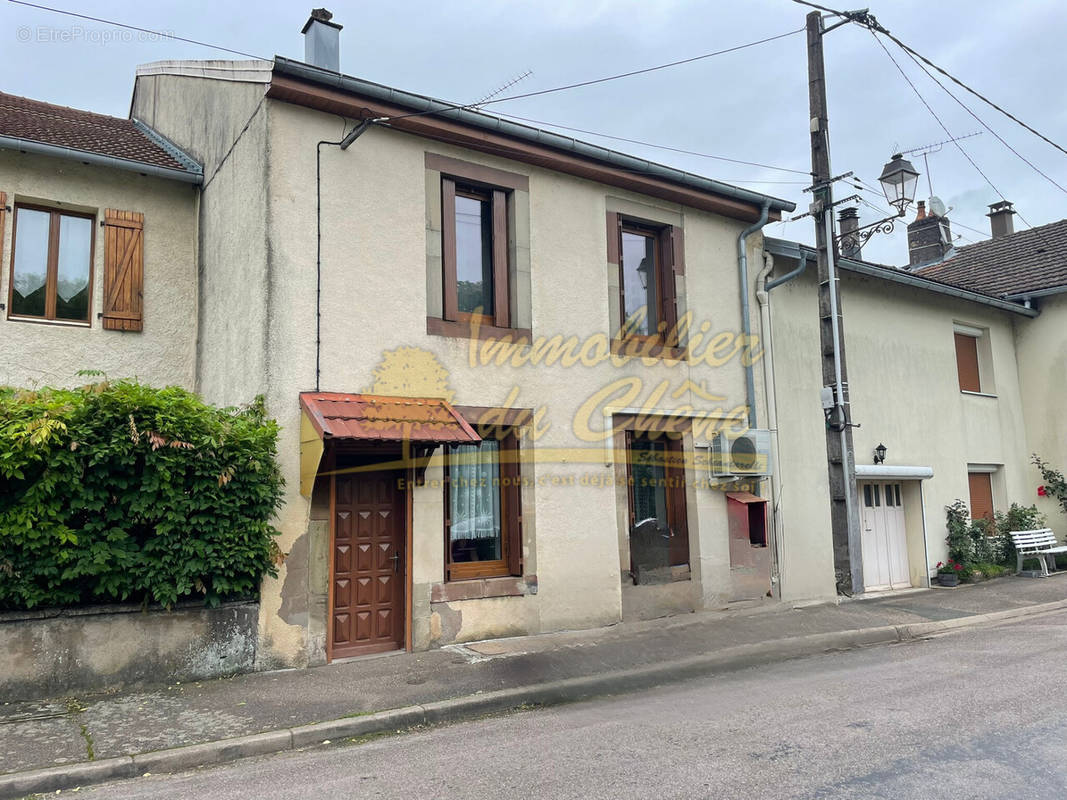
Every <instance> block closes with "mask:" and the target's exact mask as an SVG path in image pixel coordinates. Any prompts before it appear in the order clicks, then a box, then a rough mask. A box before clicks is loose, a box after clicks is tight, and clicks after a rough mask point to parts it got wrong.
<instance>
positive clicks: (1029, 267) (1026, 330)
mask: <svg viewBox="0 0 1067 800" xmlns="http://www.w3.org/2000/svg"><path fill="white" fill-rule="evenodd" d="M1014 215H1015V211H1014V209H1013V208H1012V206H1011V204H1010V203H1007V202H999V203H994V204H993V205H991V206H990V213H989V215H988V216H989V218H990V226H991V229H992V234H993V238H991V239H987V240H986V241H983V242H978V243H976V244H972V245H967V246H966V247H961V248H959V249H957V250H955V251H954V252H953V253H952V254H951V255H950V257H948V258H947V259H946V260H944V261H941V262H939V263H936V264H932V265H929V266H926V267H922V268H920V269H919V270H918V274H919V275H922V276H924V277H928V278H933V279H936V280H942V281H948V282H951V283H953V284H956V285H958V286H963V287H967V288H969V289H972V290H974V291H978V292H984V293H986V294H989V295H993V296H995V297H997V298H1001V299H1004V300H1007V301H1010V302H1014V303H1020V304H1023V305H1025V306H1026V307H1027V308H1029V309H1034V310H1035V311H1039V312H1040V314H1039V315H1038V316H1037V317H1035V318H1033V319H1030V320H1025V321H1023V320H1021V319H1020V320H1017V321H1016V324H1015V326H1014V334H1015V359H1016V362H1017V365H1018V380H1019V383H1020V386H1021V396H1022V415H1023V419H1024V420H1025V422H1026V456H1027V458H1026V462H1027V465H1028V466H1027V471H1026V486H1025V487H1024V492H1023V494H1022V495H1021V496H1019V497H1009V498H1005V499H1006V500H1008V501H1011V500H1017V501H1018V502H1020V503H1023V504H1026V505H1029V504H1030V503H1031V502H1035V503H1036V504H1037V505H1038V508H1040V509H1041V510H1042V511H1043V512H1045V514H1046V515H1047V516H1048V518H1049V523H1050V525H1051V526H1052V527H1053V528H1054V529H1055V530H1056V531H1057V532H1058V533H1059V534H1060V536H1061V537H1062V536H1063V535H1065V534H1067V520H1064V517H1063V515H1062V513H1061V510H1060V507H1059V504H1058V503H1056V502H1055V500H1054V499H1053V498H1051V497H1048V498H1038V497H1036V495H1035V492H1034V487H1036V486H1037V485H1038V484H1040V483H1041V476H1040V473H1038V471H1037V469H1036V468H1035V467H1034V466H1033V465H1030V464H1029V455H1030V454H1033V453H1036V454H1037V455H1039V456H1040V457H1041V458H1043V459H1044V460H1045V461H1047V462H1049V463H1050V464H1051V465H1052V466H1054V467H1056V468H1057V469H1059V470H1060V471H1063V470H1064V469H1067V415H1065V414H1064V410H1063V409H1064V399H1065V397H1067V220H1060V221H1058V222H1052V223H1049V224H1048V225H1040V226H1038V227H1036V228H1030V229H1028V230H1024V231H1015V225H1014ZM977 343H978V345H979V346H978V348H977V349H978V353H977V355H978V358H977V366H978V369H977V370H972V371H971V374H972V376H973V377H971V378H970V380H971V382H972V384H973V385H975V386H977V387H978V390H979V391H982V383H983V382H984V381H986V380H991V378H989V377H988V376H986V375H985V374H984V373H983V372H982V370H981V366H982V353H983V351H984V347H983V346H982V341H981V337H979V338H978V339H977ZM960 345H961V347H964V348H965V349H966V352H967V356H966V358H967V360H968V361H970V362H972V363H973V362H974V361H975V358H974V356H973V355H971V354H970V350H971V349H972V343H971V342H968V341H967V340H962V341H961V342H960ZM962 379H963V378H962V377H961V380H962ZM995 499H996V498H995V496H994V500H995Z"/></svg>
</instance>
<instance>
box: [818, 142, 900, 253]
mask: <svg viewBox="0 0 1067 800" xmlns="http://www.w3.org/2000/svg"><path fill="white" fill-rule="evenodd" d="M878 182H879V183H880V184H882V191H883V192H885V199H886V200H888V201H889V205H891V206H892V207H893V208H895V209H896V210H897V213H896V214H894V215H892V216H889V217H886V218H885V219H880V220H878V221H877V222H872V223H871V224H869V225H864V226H863V227H862V228H859V227H856V228H851V229H849V230H843V231H841V233H839V234H838V235H837V237H836V239H837V243H838V245H839V247H840V249H841V252H842V253H848V254H853V253H854V254H856V255H857V256H858V255H859V254H860V251H861V250H862V249H863V245H865V244H867V240H868V239H870V238H871V237H872V236H874V234H876V233H892V232H893V230H894V229H895V228H896V224H897V220H898V219H900V218H901V217H903V216H904V214H905V213H907V210H908V206H910V205H911V204H912V201H913V200H915V187H916V186H917V185H918V184H919V173H918V171H916V169H915V167H913V166H912V165H911V162H910V161H908V160H907V159H906V158H904V156H903V155H901V154H900V153H895V154H894V155H893V157H892V158H891V159H890V160H889V163H887V164H886V165H885V166H884V167H882V174H881V175H880V176H879V178H878ZM855 197H856V196H855V195H854V196H853V197H848V198H845V200H842V201H841V202H843V203H844V202H848V201H849V200H852V199H855Z"/></svg>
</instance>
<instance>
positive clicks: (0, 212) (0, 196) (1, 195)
mask: <svg viewBox="0 0 1067 800" xmlns="http://www.w3.org/2000/svg"><path fill="white" fill-rule="evenodd" d="M6 221H7V193H5V192H0V248H3V246H4V223H5V222H6ZM2 263H4V259H3V256H2V255H0V264H2Z"/></svg>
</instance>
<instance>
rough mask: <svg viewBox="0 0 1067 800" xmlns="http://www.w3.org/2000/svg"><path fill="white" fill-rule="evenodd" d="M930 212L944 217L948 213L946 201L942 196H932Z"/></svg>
mask: <svg viewBox="0 0 1067 800" xmlns="http://www.w3.org/2000/svg"><path fill="white" fill-rule="evenodd" d="M930 213H931V214H933V215H934V216H935V217H943V216H945V215H946V214H947V213H948V209H947V208H945V203H944V201H943V200H942V199H941V198H940V197H931V198H930Z"/></svg>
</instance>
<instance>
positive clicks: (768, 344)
mask: <svg viewBox="0 0 1067 800" xmlns="http://www.w3.org/2000/svg"><path fill="white" fill-rule="evenodd" d="M806 263H807V262H806V260H804V259H803V258H801V264H800V267H801V271H802V270H803V268H804V266H805V265H806ZM773 271H774V256H773V255H771V254H770V253H767V252H764V254H763V269H761V270H760V273H759V276H758V277H757V278H756V302H758V303H759V316H760V337H761V341H762V343H763V386H764V387H765V391H764V397H765V399H766V403H767V427H768V428H769V429H770V431H771V463H773V464H774V471H773V472H772V473H771V476H770V482H771V542H770V544H771V585H772V591H773V592H774V595H775V599H776V600H779V601H780V600H781V599H782V568H781V565H782V563H783V562H784V560H785V558H784V555H783V553H782V544H783V537H782V513H781V511H782V487H781V483H780V481H779V480H778V469H779V466H778V465H779V464H780V463H781V462H780V461H779V458H778V397H777V390H776V388H775V382H774V357H773V346H772V340H771V307H770V300H771V298H770V294H769V292H770V289H771V288H772V286H771V284H768V283H767V278H768V277H769V276H770V274H771V272H773ZM791 274H796V275H799V274H800V272H799V271H797V270H794V271H793V273H791ZM781 281H782V278H779V279H778V280H777V281H772V284H775V285H781Z"/></svg>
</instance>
